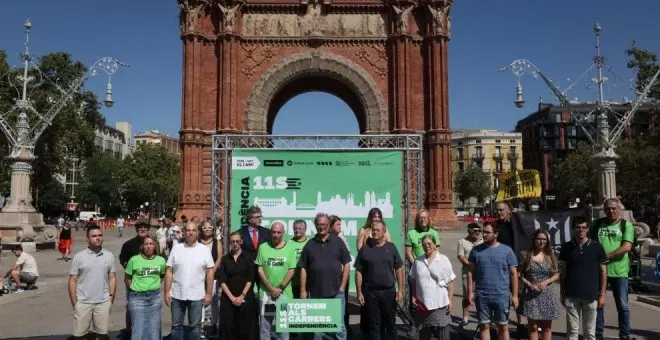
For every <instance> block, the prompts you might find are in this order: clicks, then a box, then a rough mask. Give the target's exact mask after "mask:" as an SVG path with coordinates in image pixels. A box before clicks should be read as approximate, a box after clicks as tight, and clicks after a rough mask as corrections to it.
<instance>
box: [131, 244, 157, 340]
mask: <svg viewBox="0 0 660 340" xmlns="http://www.w3.org/2000/svg"><path fill="white" fill-rule="evenodd" d="M156 254H158V242H157V241H156V237H155V236H153V235H151V234H150V235H147V236H146V237H144V238H143V239H142V241H141V244H140V253H139V254H138V255H135V256H133V257H131V259H130V260H129V261H128V264H127V265H126V271H125V273H126V276H125V278H124V280H125V281H126V287H128V297H127V298H128V312H129V313H130V314H131V338H132V339H140V340H160V339H162V334H161V315H160V309H161V307H162V304H163V299H162V298H161V296H160V285H161V282H162V279H163V276H165V269H166V262H165V259H164V258H163V257H162V256H160V255H156Z"/></svg>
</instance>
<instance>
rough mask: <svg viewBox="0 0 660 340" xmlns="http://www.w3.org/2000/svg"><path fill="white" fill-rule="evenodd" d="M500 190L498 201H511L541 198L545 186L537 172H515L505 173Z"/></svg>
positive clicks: (500, 180)
mask: <svg viewBox="0 0 660 340" xmlns="http://www.w3.org/2000/svg"><path fill="white" fill-rule="evenodd" d="M499 182H500V190H499V191H498V192H497V201H506V200H510V199H522V198H538V197H541V192H542V191H543V186H542V185H541V176H540V175H539V172H538V171H536V170H514V171H509V172H505V173H503V174H502V175H500V177H499Z"/></svg>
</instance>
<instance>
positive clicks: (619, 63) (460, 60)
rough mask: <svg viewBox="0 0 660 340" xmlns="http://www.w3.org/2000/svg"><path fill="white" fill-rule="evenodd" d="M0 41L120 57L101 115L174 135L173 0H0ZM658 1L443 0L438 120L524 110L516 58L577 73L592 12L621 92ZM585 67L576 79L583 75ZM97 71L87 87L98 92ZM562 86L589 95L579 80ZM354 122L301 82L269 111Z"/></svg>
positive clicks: (650, 38)
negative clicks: (445, 92) (445, 107)
mask: <svg viewBox="0 0 660 340" xmlns="http://www.w3.org/2000/svg"><path fill="white" fill-rule="evenodd" d="M1 6H2V7H1V8H2V10H1V11H0V32H2V33H1V35H0V48H2V49H5V50H7V51H8V52H9V56H10V62H12V63H18V61H19V60H18V58H19V57H18V54H19V53H20V51H21V50H22V43H23V39H24V34H23V22H24V21H25V19H26V18H30V19H31V20H32V24H33V34H32V51H33V53H34V54H36V55H43V54H47V53H49V52H55V51H67V52H70V53H71V54H72V55H73V57H74V58H75V59H78V60H81V61H83V62H85V63H86V64H91V63H93V62H94V61H96V60H97V59H98V58H100V57H104V56H114V57H117V58H119V59H121V60H123V61H126V62H128V63H130V64H131V68H130V69H122V70H121V71H120V72H119V73H118V74H117V75H116V76H115V77H114V78H113V84H114V96H115V100H116V103H115V106H114V107H113V108H112V109H105V108H104V109H103V113H104V114H105V116H106V119H107V121H108V123H109V124H111V125H112V124H114V122H115V121H117V120H124V121H129V122H131V123H132V124H133V131H134V133H135V132H141V131H144V130H148V129H159V130H162V131H165V132H167V133H169V134H171V135H175V136H178V130H179V128H180V117H181V56H182V43H181V40H180V39H179V25H178V19H177V15H178V8H177V4H176V1H175V0H140V1H137V0H115V1H84V0H67V1H51V0H4V1H2V4H1ZM658 13H660V1H658V0H630V1H627V2H623V1H614V0H579V1H576V0H555V1H539V0H498V1H492V0H480V1H476V0H455V5H454V9H453V11H452V17H453V21H452V36H453V39H452V40H451V42H450V43H449V90H450V97H449V100H450V116H451V117H450V123H451V126H452V128H494V129H502V130H511V129H512V128H513V127H514V125H515V123H516V121H518V120H519V119H520V118H521V117H523V116H525V115H527V114H528V113H530V112H532V111H534V108H535V107H536V105H537V103H538V99H539V96H543V97H544V98H545V100H546V101H548V100H550V99H551V98H552V97H551V95H550V93H549V92H548V90H547V89H546V88H545V86H543V85H542V84H541V82H540V81H538V80H534V79H533V78H531V77H526V78H525V79H523V86H524V88H525V94H526V99H527V101H528V105H527V107H526V108H525V109H522V110H518V109H515V108H514V107H513V104H512V101H513V99H514V87H515V81H516V80H515V77H514V76H513V75H512V74H511V73H499V72H498V70H499V68H500V67H502V66H504V65H507V64H509V63H510V62H511V61H512V60H514V59H517V58H521V57H524V58H528V59H530V60H532V61H533V62H534V63H535V64H536V65H537V66H538V67H539V68H541V69H542V70H543V71H544V72H545V73H546V74H547V75H548V76H550V77H551V78H552V79H553V80H555V82H557V83H559V84H560V85H562V86H566V85H567V84H568V82H567V79H568V78H571V79H575V78H577V77H578V76H579V75H580V74H581V73H582V72H583V71H584V70H586V68H587V67H588V66H589V64H590V63H591V58H592V56H593V54H594V48H593V46H594V41H595V40H594V35H593V33H592V27H593V24H594V23H595V22H597V21H598V22H600V23H601V25H602V26H603V33H602V45H603V52H604V54H605V56H606V57H607V58H608V62H609V64H610V65H611V67H612V68H613V69H614V71H615V72H616V74H617V75H618V77H620V79H621V80H615V77H614V76H611V75H610V79H611V82H610V84H609V85H608V86H607V91H608V92H607V93H608V97H609V98H610V99H613V100H620V99H622V98H623V96H628V97H633V96H632V94H631V93H630V92H629V91H627V88H628V83H627V82H628V80H630V79H631V78H632V77H633V73H632V72H631V71H629V70H627V69H626V66H625V62H626V55H625V53H624V50H625V49H626V48H627V47H629V46H630V44H631V42H632V41H633V40H636V41H637V45H638V46H639V47H642V48H647V49H650V50H652V51H653V52H655V53H658V54H660V40H658V38H657V35H658V29H657V25H656V24H655V21H656V19H657V14H658ZM590 78H591V77H588V78H587V79H590ZM105 81H106V79H105V77H99V76H97V77H94V78H93V79H92V80H90V81H88V83H87V86H88V88H90V89H91V90H93V91H95V92H96V93H97V95H99V96H103V95H104V85H105ZM570 96H571V97H576V96H577V97H580V98H581V99H583V100H593V99H594V98H595V96H594V92H593V89H587V88H586V87H585V84H584V82H582V83H579V84H578V85H576V86H575V88H574V90H573V91H571V92H570ZM295 132H298V133H357V132H358V131H357V122H356V120H355V117H354V115H353V113H352V111H350V109H349V108H348V106H347V105H345V104H344V103H343V102H342V101H341V100H339V99H337V98H336V97H333V96H331V95H328V94H323V93H307V94H303V95H300V96H298V97H295V98H294V99H292V100H291V101H290V102H288V103H287V104H286V105H285V106H284V107H283V108H282V110H281V111H280V113H279V114H278V117H277V119H276V121H275V133H295Z"/></svg>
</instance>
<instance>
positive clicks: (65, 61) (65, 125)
mask: <svg viewBox="0 0 660 340" xmlns="http://www.w3.org/2000/svg"><path fill="white" fill-rule="evenodd" d="M38 65H39V70H40V72H41V73H40V74H41V75H42V76H43V78H42V77H41V76H40V75H39V74H38V73H37V71H35V70H31V71H30V72H31V75H34V76H35V78H36V79H44V80H45V81H43V82H42V83H40V84H39V85H37V86H36V87H34V88H32V89H31V91H30V92H29V99H30V102H31V104H32V106H33V107H34V108H35V109H36V110H37V112H39V113H41V114H44V113H46V111H47V110H48V108H50V107H51V106H52V105H53V104H52V103H51V101H52V100H53V99H54V100H58V99H59V98H61V96H62V94H61V92H60V91H59V90H58V89H57V87H56V85H54V83H56V84H57V86H59V87H60V88H63V89H68V88H70V87H71V85H72V84H73V83H74V82H75V81H76V80H77V79H79V78H80V77H83V76H84V75H85V73H86V72H87V69H86V67H85V65H83V64H82V63H81V62H78V61H74V60H73V59H72V58H71V55H69V54H68V53H64V52H58V53H51V54H48V55H45V56H43V57H41V58H39V62H38ZM20 72H22V71H20V70H17V69H10V67H9V64H8V62H7V54H6V53H5V52H4V51H0V114H4V113H6V112H8V111H9V109H10V108H11V107H12V106H13V105H14V103H15V100H16V99H18V98H19V92H18V91H17V89H20V86H17V85H20V83H17V81H16V76H17V75H18V74H19V73H20ZM72 96H73V98H72V100H70V101H69V102H68V104H67V105H65V106H64V107H63V108H62V110H61V111H60V112H59V114H58V115H57V116H56V117H55V119H53V121H52V122H51V124H50V126H48V128H47V129H46V130H45V131H44V133H43V134H42V135H41V137H40V138H39V141H38V142H37V145H35V150H34V154H35V156H36V159H35V160H34V161H33V163H32V167H33V170H34V173H33V176H32V184H33V197H35V195H36V193H37V192H46V191H48V190H49V188H50V186H51V184H52V183H53V182H52V180H53V176H54V175H55V174H64V173H66V170H67V158H68V157H70V156H77V157H78V158H80V159H86V158H87V157H89V156H91V154H92V153H93V152H94V131H95V130H96V128H98V127H102V126H103V125H104V124H105V119H104V118H103V116H102V115H101V113H100V112H99V108H100V104H99V102H98V100H97V99H96V96H95V95H94V93H92V92H89V91H86V90H85V89H84V88H81V89H80V91H78V92H75V93H73V94H72ZM83 102H85V103H87V105H86V106H82V105H81V104H82V103H83ZM3 118H4V119H5V120H6V121H7V122H8V123H9V124H11V125H13V124H14V123H15V121H16V119H17V114H16V113H14V114H10V115H4V116H3ZM29 123H30V126H31V127H33V126H35V124H36V123H37V122H36V121H35V120H34V118H33V117H32V120H31V121H29ZM8 154H9V148H8V142H7V139H6V138H5V137H4V135H3V137H0V160H1V161H0V191H1V193H2V194H4V195H7V194H9V178H10V174H9V168H8V165H9V161H8V160H7V156H8ZM62 208H64V207H62Z"/></svg>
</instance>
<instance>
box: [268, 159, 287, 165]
mask: <svg viewBox="0 0 660 340" xmlns="http://www.w3.org/2000/svg"><path fill="white" fill-rule="evenodd" d="M264 166H284V160H282V159H264Z"/></svg>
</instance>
